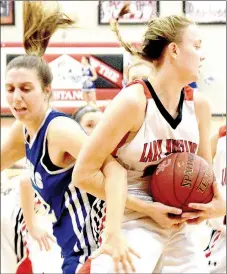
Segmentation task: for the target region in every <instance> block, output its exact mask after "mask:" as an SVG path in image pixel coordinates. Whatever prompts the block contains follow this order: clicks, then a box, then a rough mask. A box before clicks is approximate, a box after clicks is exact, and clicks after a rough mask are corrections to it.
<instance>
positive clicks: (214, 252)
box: [205, 125, 226, 273]
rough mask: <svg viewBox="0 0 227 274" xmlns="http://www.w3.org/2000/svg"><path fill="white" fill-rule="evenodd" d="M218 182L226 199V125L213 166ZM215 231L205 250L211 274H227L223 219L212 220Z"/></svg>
mask: <svg viewBox="0 0 227 274" xmlns="http://www.w3.org/2000/svg"><path fill="white" fill-rule="evenodd" d="M213 169H214V173H215V176H216V182H217V183H218V187H219V189H220V191H221V194H222V195H223V198H224V199H226V125H225V126H222V127H221V128H220V129H219V135H218V142H217V147H216V154H215V157H214V164H213ZM209 224H210V225H211V227H212V229H213V231H212V234H211V237H210V242H209V245H208V247H207V249H206V250H205V256H206V258H207V260H208V265H209V268H210V273H226V225H225V223H224V219H223V218H216V219H210V220H209Z"/></svg>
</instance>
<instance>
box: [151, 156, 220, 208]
mask: <svg viewBox="0 0 227 274" xmlns="http://www.w3.org/2000/svg"><path fill="white" fill-rule="evenodd" d="M214 181H215V175H214V172H213V168H212V166H211V165H209V164H208V163H207V162H206V161H205V160H204V159H203V158H201V157H199V156H198V155H195V154H192V153H188V152H182V153H173V154H171V155H169V156H168V157H166V158H165V159H164V160H163V161H162V162H161V163H160V164H159V165H158V166H157V167H156V169H155V171H154V172H153V174H152V177H151V184H150V191H151V195H152V197H153V199H154V201H156V202H160V203H163V204H165V205H169V206H173V207H178V208H181V209H182V210H183V211H184V212H185V211H194V209H192V208H190V207H188V204H189V203H208V202H210V201H211V200H212V198H213V182H214Z"/></svg>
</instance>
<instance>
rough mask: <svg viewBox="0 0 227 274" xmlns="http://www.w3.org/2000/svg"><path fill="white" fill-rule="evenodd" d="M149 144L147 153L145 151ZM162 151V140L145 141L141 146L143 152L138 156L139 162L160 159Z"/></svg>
mask: <svg viewBox="0 0 227 274" xmlns="http://www.w3.org/2000/svg"><path fill="white" fill-rule="evenodd" d="M148 145H149V150H148V153H146V150H147V146H148ZM161 153H162V140H157V141H153V142H151V143H149V144H148V143H145V144H144V146H143V152H142V155H141V157H140V162H143V163H146V162H152V161H157V160H160V159H161Z"/></svg>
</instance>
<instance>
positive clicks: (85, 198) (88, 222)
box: [68, 182, 95, 247]
mask: <svg viewBox="0 0 227 274" xmlns="http://www.w3.org/2000/svg"><path fill="white" fill-rule="evenodd" d="M68 188H69V190H70V192H71V195H72V199H73V201H77V203H76V204H79V206H78V207H80V203H79V200H78V197H77V193H76V190H75V186H74V185H73V183H72V182H71V183H70V184H69V186H68ZM79 191H80V190H79ZM80 194H81V199H82V201H83V205H84V210H85V211H86V213H87V216H86V219H85V220H84V216H83V214H78V218H79V221H80V223H81V224H83V223H84V224H86V231H87V236H88V242H89V244H90V247H92V246H94V244H95V242H94V239H93V234H92V231H91V219H90V212H91V206H90V203H89V200H88V196H87V195H88V194H87V193H86V192H84V191H80ZM74 204H75V202H74ZM76 204H75V206H76ZM78 207H76V209H77V208H78Z"/></svg>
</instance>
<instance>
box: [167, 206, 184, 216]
mask: <svg viewBox="0 0 227 274" xmlns="http://www.w3.org/2000/svg"><path fill="white" fill-rule="evenodd" d="M166 212H167V213H170V214H176V215H180V214H181V213H182V209H180V208H177V207H171V206H166Z"/></svg>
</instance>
